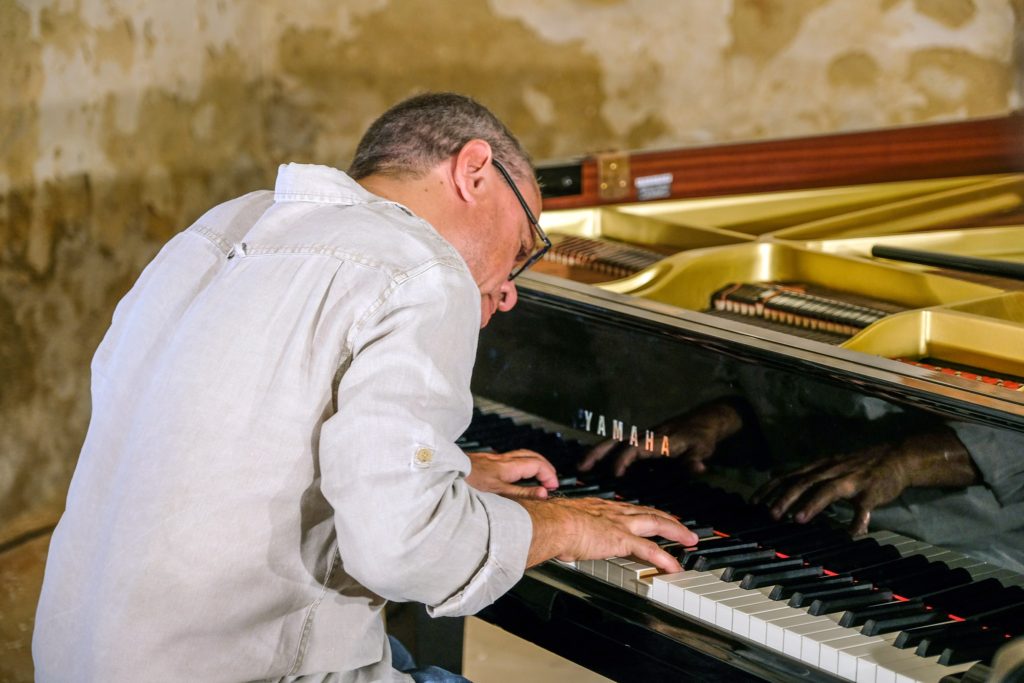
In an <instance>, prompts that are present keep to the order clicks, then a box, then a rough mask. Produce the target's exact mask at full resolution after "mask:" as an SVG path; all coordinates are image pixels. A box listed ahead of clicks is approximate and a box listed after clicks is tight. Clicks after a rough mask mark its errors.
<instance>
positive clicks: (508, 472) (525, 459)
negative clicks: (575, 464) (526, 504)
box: [466, 450, 558, 498]
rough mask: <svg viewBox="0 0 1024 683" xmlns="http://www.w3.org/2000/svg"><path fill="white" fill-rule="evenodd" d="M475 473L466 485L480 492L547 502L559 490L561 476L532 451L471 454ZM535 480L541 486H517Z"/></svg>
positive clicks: (542, 457)
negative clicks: (518, 482)
mask: <svg viewBox="0 0 1024 683" xmlns="http://www.w3.org/2000/svg"><path fill="white" fill-rule="evenodd" d="M467 455H468V456H469V460H470V462H472V463H473V469H472V470H471V471H470V473H469V476H467V477H466V481H467V482H468V483H469V485H470V486H472V487H473V488H475V489H477V490H478V491H487V492H488V493H497V494H500V495H502V496H506V497H508V498H547V497H548V491H553V490H554V489H556V488H558V475H556V474H555V468H554V467H553V466H552V465H551V463H550V462H548V461H547V459H546V458H545V457H544V456H543V455H541V454H539V453H534V452H533V451H528V450H516V451H509V452H508V453H468V454H467ZM522 479H536V480H537V481H538V482H540V486H521V485H519V484H516V483H515V482H517V481H520V480H522Z"/></svg>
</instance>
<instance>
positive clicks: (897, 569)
mask: <svg viewBox="0 0 1024 683" xmlns="http://www.w3.org/2000/svg"><path fill="white" fill-rule="evenodd" d="M929 564H930V563H929V562H928V558H926V557H925V556H924V555H909V556H907V557H901V558H899V559H897V560H893V561H892V562H883V563H881V564H877V565H874V566H872V567H864V568H862V569H858V570H857V571H856V572H855V573H856V575H857V578H858V579H860V580H862V581H872V582H874V583H884V584H886V585H888V584H889V583H890V582H892V581H897V580H901V579H904V578H905V577H907V576H913V575H915V574H920V573H922V572H924V571H926V570H927V569H928V566H929ZM941 566H942V567H945V565H941Z"/></svg>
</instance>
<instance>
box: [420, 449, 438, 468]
mask: <svg viewBox="0 0 1024 683" xmlns="http://www.w3.org/2000/svg"><path fill="white" fill-rule="evenodd" d="M433 459H434V451H432V450H430V449H429V448H421V449H419V450H418V451H416V463H417V464H419V465H429V464H430V463H431V461H433Z"/></svg>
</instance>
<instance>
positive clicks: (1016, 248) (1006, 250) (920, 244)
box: [804, 225, 1024, 286]
mask: <svg viewBox="0 0 1024 683" xmlns="http://www.w3.org/2000/svg"><path fill="white" fill-rule="evenodd" d="M876 245H879V246H887V247H901V248H904V249H920V250H923V251H934V252H939V253H943V254H953V255H956V256H973V257H980V258H991V259H998V260H1003V261H1015V262H1018V263H1024V225H1011V226H1005V227H999V228H965V229H962V230H935V231H931V232H919V233H912V234H908V235H884V236H879V237H857V238H852V239H835V240H819V241H811V242H806V243H805V244H804V246H806V247H808V248H810V249H817V250H820V251H823V252H826V253H829V254H840V255H843V256H860V257H864V258H872V256H871V247H873V246H876ZM892 263H900V264H901V265H903V267H906V268H913V269H918V270H929V269H933V268H934V266H925V265H918V264H914V263H904V262H901V261H893V262H892ZM1022 286H1024V283H1022Z"/></svg>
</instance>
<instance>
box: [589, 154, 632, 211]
mask: <svg viewBox="0 0 1024 683" xmlns="http://www.w3.org/2000/svg"><path fill="white" fill-rule="evenodd" d="M596 160H597V183H598V191H597V193H598V196H600V197H601V199H607V200H615V199H625V198H627V197H628V196H629V155H628V154H626V153H625V152H606V153H603V154H598V155H597V156H596Z"/></svg>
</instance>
